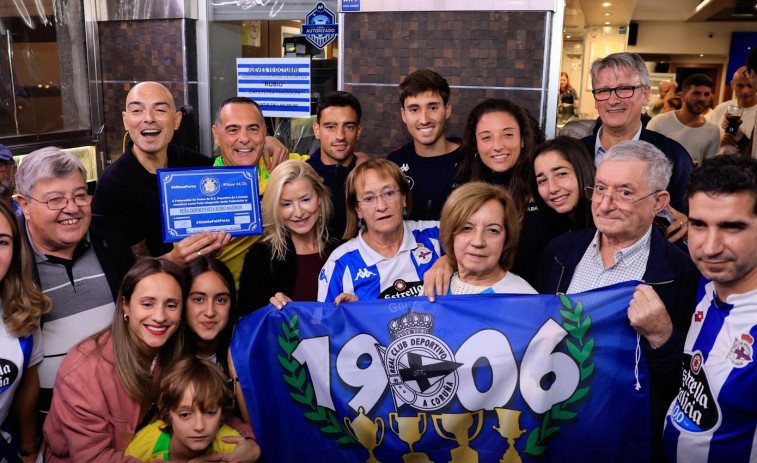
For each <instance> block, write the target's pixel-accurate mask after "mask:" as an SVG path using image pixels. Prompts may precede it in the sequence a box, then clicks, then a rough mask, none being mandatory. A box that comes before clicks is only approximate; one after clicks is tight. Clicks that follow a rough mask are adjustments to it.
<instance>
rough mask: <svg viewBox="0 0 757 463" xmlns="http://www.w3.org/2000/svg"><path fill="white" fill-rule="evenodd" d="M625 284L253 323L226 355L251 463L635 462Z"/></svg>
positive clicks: (295, 306) (387, 305)
mask: <svg viewBox="0 0 757 463" xmlns="http://www.w3.org/2000/svg"><path fill="white" fill-rule="evenodd" d="M637 284H638V282H632V283H624V284H621V285H615V286H612V287H609V288H604V289H602V290H597V291H591V292H587V293H581V294H574V295H570V296H550V295H540V296H533V295H477V296H450V297H439V298H437V301H436V302H435V303H429V302H428V301H427V300H426V299H425V298H406V299H394V300H376V301H361V302H354V303H348V304H342V305H341V306H338V307H334V306H333V305H331V304H323V303H297V302H291V303H289V304H287V305H286V306H285V307H284V309H283V310H281V311H277V310H274V309H273V308H272V307H269V309H266V310H260V311H257V312H254V313H253V314H251V315H249V316H247V317H245V318H243V319H242V320H241V321H240V322H239V324H238V326H237V328H236V331H235V334H234V339H233V340H232V344H231V351H232V357H233V361H234V365H235V368H236V371H237V374H238V376H239V379H240V384H241V386H242V389H243V391H244V396H245V400H246V402H247V408H248V410H249V412H250V415H251V420H252V425H253V428H254V429H255V433H256V435H257V438H258V441H259V443H260V445H261V447H262V449H263V458H264V459H265V460H266V461H328V462H336V461H345V462H359V461H366V462H406V463H410V462H419V463H420V462H448V461H449V462H466V463H467V462H476V461H482V462H497V461H499V462H502V463H506V462H507V463H515V462H518V461H560V462H566V461H576V462H578V461H580V462H585V461H613V462H619V461H629V462H631V461H632V462H639V461H646V460H648V459H649V397H648V394H649V390H648V388H649V386H648V374H647V367H646V362H645V359H644V358H643V356H641V355H640V351H641V349H640V346H639V345H638V338H637V335H636V333H635V332H634V330H633V329H632V328H631V327H630V326H629V324H628V319H627V316H626V309H627V308H628V304H629V301H630V300H631V298H632V296H633V292H634V288H635V287H636V285H637ZM637 385H640V387H638V386H637Z"/></svg>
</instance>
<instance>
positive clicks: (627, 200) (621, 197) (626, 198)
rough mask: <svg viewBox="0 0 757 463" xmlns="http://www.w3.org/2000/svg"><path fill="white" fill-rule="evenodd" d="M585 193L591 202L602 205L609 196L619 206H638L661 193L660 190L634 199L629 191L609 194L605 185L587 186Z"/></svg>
mask: <svg viewBox="0 0 757 463" xmlns="http://www.w3.org/2000/svg"><path fill="white" fill-rule="evenodd" d="M584 191H585V192H586V197H587V198H588V199H590V200H591V201H594V202H597V203H601V202H602V200H603V199H605V196H607V197H608V198H610V199H611V200H612V201H615V202H616V203H618V204H636V203H638V202H639V201H641V200H642V199H646V198H649V197H650V196H652V195H654V194H657V193H659V192H660V190H657V191H653V192H651V193H649V194H648V195H644V196H642V197H641V198H636V199H634V197H633V195H632V194H631V192H630V191H628V190H620V191H616V192H614V193H608V192H607V187H606V186H603V185H598V186H596V187H590V186H587V187H584Z"/></svg>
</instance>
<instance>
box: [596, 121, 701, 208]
mask: <svg viewBox="0 0 757 463" xmlns="http://www.w3.org/2000/svg"><path fill="white" fill-rule="evenodd" d="M639 140H642V141H645V142H648V143H651V144H653V145H654V146H656V147H657V148H658V149H659V150H660V151H662V152H663V153H665V156H667V157H668V159H670V160H671V161H672V162H673V175H671V177H670V183H668V188H667V189H668V192H669V193H670V205H671V206H673V207H674V208H675V209H676V210H677V211H680V212H683V213H684V214H688V212H689V202H688V201H687V200H686V185H688V184H689V175H691V171H692V170H694V163H693V162H692V160H691V156H689V152H688V151H686V148H684V147H683V146H681V144H680V143H678V142H677V141H675V140H673V139H672V138H668V137H666V136H665V135H663V134H661V133H657V132H653V131H651V130H647V129H644V128H642V129H641V135H640V136H639ZM581 141H582V142H583V144H584V146H586V148H587V149H588V150H589V153H591V154H592V156H593V155H594V152H595V149H596V142H597V133H596V132H594V133H593V134H591V135H589V136H588V137H584V138H582V139H581Z"/></svg>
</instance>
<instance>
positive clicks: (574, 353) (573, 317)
mask: <svg viewBox="0 0 757 463" xmlns="http://www.w3.org/2000/svg"><path fill="white" fill-rule="evenodd" d="M560 302H561V303H562V306H563V307H564V308H563V309H560V316H561V318H562V327H563V328H564V329H565V331H567V332H568V336H566V339H565V344H566V345H567V347H568V355H570V356H571V357H572V358H573V360H575V361H576V363H578V366H579V371H580V373H581V375H580V379H579V382H578V387H577V388H576V391H575V392H574V393H573V395H572V396H570V397H569V398H567V399H566V400H564V401H562V402H560V403H557V404H555V405H553V406H552V408H551V409H549V410H548V411H547V413H545V414H544V418H543V419H542V422H541V426H539V427H536V428H534V429H532V430H531V431H530V432H529V434H528V440H527V442H526V449H525V452H526V453H529V454H531V455H534V456H539V455H542V454H543V453H544V450H546V444H547V441H548V440H550V439H551V438H553V437H555V435H556V433H557V432H558V431H559V430H560V422H561V421H567V420H572V419H573V418H575V417H576V416H578V413H577V412H575V411H573V409H574V408H576V407H577V404H578V401H579V400H581V399H582V398H584V397H585V396H586V394H588V393H589V389H590V387H589V384H590V383H591V380H592V375H591V374H592V373H593V372H594V360H593V357H592V353H593V352H594V338H593V337H590V338H588V340H587V337H588V335H589V330H590V329H591V317H590V316H588V315H587V316H586V317H583V311H584V310H583V304H582V303H581V301H578V302H577V303H576V305H575V307H573V304H572V303H571V302H570V299H568V298H567V297H566V296H564V295H561V296H560ZM582 317H583V320H582Z"/></svg>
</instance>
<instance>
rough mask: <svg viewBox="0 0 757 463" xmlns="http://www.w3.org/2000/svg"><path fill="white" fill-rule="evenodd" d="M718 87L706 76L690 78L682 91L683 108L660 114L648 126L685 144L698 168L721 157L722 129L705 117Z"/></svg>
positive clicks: (700, 75) (685, 81)
mask: <svg viewBox="0 0 757 463" xmlns="http://www.w3.org/2000/svg"><path fill="white" fill-rule="evenodd" d="M714 86H715V84H714V83H713V82H712V79H710V78H709V77H707V76H706V75H704V74H694V75H691V76H689V77H687V78H686V80H684V81H683V90H682V91H681V102H682V103H683V105H682V106H681V109H677V110H675V111H670V112H667V113H664V114H660V115H659V116H656V117H654V118H653V119H652V120H651V121H649V124H647V129H649V130H654V131H655V132H659V133H661V134H663V135H665V136H667V137H670V138H672V139H673V140H675V141H677V142H678V143H680V144H682V145H683V147H684V148H686V151H688V152H689V155H690V156H691V160H692V161H694V165H699V164H701V163H702V161H703V160H704V159H706V158H711V157H713V156H715V155H716V154H718V147H719V146H720V130H719V129H718V127H717V126H716V125H715V124H712V123H710V122H707V119H705V118H704V116H703V115H702V113H704V112H705V111H706V110H707V108H708V107H709V104H710V97H711V96H712V88H713V87H714Z"/></svg>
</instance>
